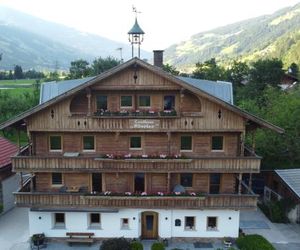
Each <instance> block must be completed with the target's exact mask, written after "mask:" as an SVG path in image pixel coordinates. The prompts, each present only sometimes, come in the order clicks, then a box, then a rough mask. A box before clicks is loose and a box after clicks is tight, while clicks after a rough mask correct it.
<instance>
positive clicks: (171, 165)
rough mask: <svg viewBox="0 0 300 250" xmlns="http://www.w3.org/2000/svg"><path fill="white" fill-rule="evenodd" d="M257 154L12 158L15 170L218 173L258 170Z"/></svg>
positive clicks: (258, 160)
mask: <svg viewBox="0 0 300 250" xmlns="http://www.w3.org/2000/svg"><path fill="white" fill-rule="evenodd" d="M260 161H261V159H260V158H257V157H218V158H214V157H211V158H209V157H203V158H198V159H131V160H130V159H126V160H112V159H101V158H95V157H63V156H17V157H13V158H12V164H13V170H14V171H17V172H20V171H21V172H26V171H29V172H72V171H80V172H124V171H125V172H153V171H156V172H179V173H180V172H181V173H182V172H219V173H237V172H240V173H249V172H252V173H258V172H259V168H260Z"/></svg>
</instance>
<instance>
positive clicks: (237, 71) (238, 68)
mask: <svg viewBox="0 0 300 250" xmlns="http://www.w3.org/2000/svg"><path fill="white" fill-rule="evenodd" d="M226 75H227V76H228V79H227V80H228V81H230V82H232V84H233V85H234V86H236V87H239V86H242V84H243V83H246V81H247V80H248V76H249V66H248V65H247V64H246V63H244V62H239V61H236V60H234V61H233V63H232V65H231V67H230V68H229V69H228V70H227V74H226Z"/></svg>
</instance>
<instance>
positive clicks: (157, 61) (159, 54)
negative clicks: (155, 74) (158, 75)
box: [153, 50, 164, 68]
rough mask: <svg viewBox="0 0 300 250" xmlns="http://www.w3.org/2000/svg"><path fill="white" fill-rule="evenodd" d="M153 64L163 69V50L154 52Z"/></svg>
mask: <svg viewBox="0 0 300 250" xmlns="http://www.w3.org/2000/svg"><path fill="white" fill-rule="evenodd" d="M153 62H154V66H156V67H160V68H162V66H163V62H164V51H163V50H153Z"/></svg>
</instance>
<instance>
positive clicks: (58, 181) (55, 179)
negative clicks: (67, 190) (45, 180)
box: [52, 173, 63, 185]
mask: <svg viewBox="0 0 300 250" xmlns="http://www.w3.org/2000/svg"><path fill="white" fill-rule="evenodd" d="M62 184H63V181H62V173H52V185H62Z"/></svg>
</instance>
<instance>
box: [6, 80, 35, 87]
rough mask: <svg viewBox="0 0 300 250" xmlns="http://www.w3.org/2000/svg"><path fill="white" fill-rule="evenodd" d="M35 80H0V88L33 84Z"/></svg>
mask: <svg viewBox="0 0 300 250" xmlns="http://www.w3.org/2000/svg"><path fill="white" fill-rule="evenodd" d="M35 81H36V79H20V80H0V86H2V85H17V84H33V83H35Z"/></svg>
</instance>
